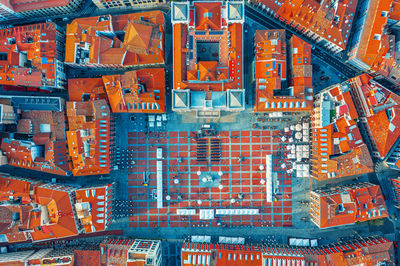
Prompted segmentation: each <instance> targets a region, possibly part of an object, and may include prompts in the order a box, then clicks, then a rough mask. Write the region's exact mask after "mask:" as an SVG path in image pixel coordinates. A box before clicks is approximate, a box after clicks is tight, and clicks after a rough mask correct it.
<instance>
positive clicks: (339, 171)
mask: <svg viewBox="0 0 400 266" xmlns="http://www.w3.org/2000/svg"><path fill="white" fill-rule="evenodd" d="M312 118H313V119H312V125H313V128H314V130H313V133H312V134H313V139H314V141H313V143H312V145H313V151H314V152H313V155H312V156H313V157H312V177H313V178H315V179H317V180H326V179H331V178H340V177H346V176H352V175H359V174H366V173H371V172H373V171H374V169H373V162H372V159H371V156H370V153H369V151H368V148H367V146H366V144H365V143H364V142H363V139H362V137H361V133H360V130H359V128H358V126H357V123H356V120H357V119H358V113H357V110H356V107H355V104H354V102H353V99H352V97H351V94H350V91H349V90H348V89H347V87H346V86H342V85H340V84H338V85H334V86H331V87H329V88H327V89H325V90H323V91H321V92H320V93H319V94H318V95H317V97H316V101H315V108H314V111H313V116H312Z"/></svg>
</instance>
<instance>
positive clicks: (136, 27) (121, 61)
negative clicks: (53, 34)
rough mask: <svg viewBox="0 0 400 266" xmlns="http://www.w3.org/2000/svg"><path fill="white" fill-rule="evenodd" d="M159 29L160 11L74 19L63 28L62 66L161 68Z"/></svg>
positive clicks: (162, 31) (162, 54)
mask: <svg viewBox="0 0 400 266" xmlns="http://www.w3.org/2000/svg"><path fill="white" fill-rule="evenodd" d="M163 25H164V15H163V13H162V12H161V11H148V12H141V13H133V14H126V15H119V16H110V15H108V16H102V17H91V18H78V19H75V20H73V21H72V22H71V24H69V25H68V26H67V38H66V51H65V62H66V63H68V64H72V65H79V66H92V64H99V65H102V66H103V67H115V66H117V67H129V66H133V65H148V64H163V63H164V38H165V36H164V28H163V27H164V26H163ZM121 32H123V35H121V34H120V33H121ZM121 40H123V41H121Z"/></svg>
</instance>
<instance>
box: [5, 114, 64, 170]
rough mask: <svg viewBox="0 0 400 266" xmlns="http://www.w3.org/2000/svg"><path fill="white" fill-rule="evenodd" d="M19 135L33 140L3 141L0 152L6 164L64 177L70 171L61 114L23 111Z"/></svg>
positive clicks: (62, 115) (7, 139)
mask: <svg viewBox="0 0 400 266" xmlns="http://www.w3.org/2000/svg"><path fill="white" fill-rule="evenodd" d="M21 118H22V120H20V121H21V124H20V123H19V124H18V125H19V126H18V127H17V128H18V129H19V130H21V131H20V132H18V133H27V132H28V133H29V134H32V135H33V138H32V139H28V140H17V139H9V138H4V139H2V142H1V146H0V149H1V151H2V152H3V154H4V155H5V156H6V157H7V159H8V164H9V165H12V166H15V167H22V168H26V169H32V170H36V171H43V172H48V173H53V174H58V175H67V174H68V171H69V167H70V166H69V163H68V156H67V150H66V142H65V122H64V114H63V112H55V111H54V112H53V111H29V112H28V111H22V113H21Z"/></svg>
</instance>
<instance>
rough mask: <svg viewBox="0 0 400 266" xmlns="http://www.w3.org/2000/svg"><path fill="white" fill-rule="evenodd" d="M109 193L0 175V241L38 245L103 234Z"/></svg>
mask: <svg viewBox="0 0 400 266" xmlns="http://www.w3.org/2000/svg"><path fill="white" fill-rule="evenodd" d="M96 193H97V194H96ZM112 193H113V186H112V185H105V186H99V187H88V188H82V189H77V188H75V187H70V186H65V185H61V184H56V183H42V182H36V181H31V180H29V179H22V178H17V177H12V176H8V175H5V174H1V175H0V198H1V203H0V209H1V213H2V214H3V215H4V216H3V215H2V217H4V219H3V220H2V226H1V227H0V242H8V243H18V242H26V241H33V242H39V241H45V240H50V239H62V238H66V237H73V236H77V235H78V234H84V233H91V232H96V231H104V230H106V229H107V227H108V225H109V223H110V220H111V210H110V209H111V206H112Z"/></svg>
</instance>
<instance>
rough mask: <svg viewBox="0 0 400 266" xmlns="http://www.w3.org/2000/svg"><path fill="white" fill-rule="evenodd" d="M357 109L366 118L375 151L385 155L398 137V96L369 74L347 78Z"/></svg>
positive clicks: (399, 97)
mask: <svg viewBox="0 0 400 266" xmlns="http://www.w3.org/2000/svg"><path fill="white" fill-rule="evenodd" d="M349 82H350V84H351V89H352V94H353V96H354V97H355V99H356V100H357V101H358V102H359V108H358V109H359V111H360V112H361V113H362V116H363V117H366V119H367V129H368V130H369V132H370V134H371V136H372V140H373V144H374V146H375V149H376V151H377V152H378V153H379V156H380V157H381V158H384V157H386V155H387V154H388V153H389V151H390V149H391V148H392V146H393V145H394V143H395V142H396V140H397V139H398V138H399V137H400V96H398V95H396V94H394V93H392V92H391V91H390V90H388V89H386V88H385V87H383V86H382V85H380V84H379V83H377V82H375V81H374V80H373V79H372V77H371V76H369V75H367V74H363V75H361V76H358V77H355V78H353V79H350V80H349Z"/></svg>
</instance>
